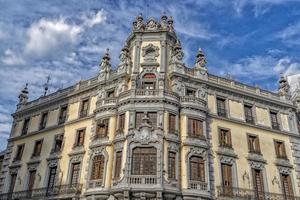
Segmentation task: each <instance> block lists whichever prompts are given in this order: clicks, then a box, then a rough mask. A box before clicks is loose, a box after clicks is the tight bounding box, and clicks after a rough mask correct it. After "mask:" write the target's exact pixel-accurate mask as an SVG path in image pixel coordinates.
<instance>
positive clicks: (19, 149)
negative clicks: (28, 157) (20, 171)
mask: <svg viewBox="0 0 300 200" xmlns="http://www.w3.org/2000/svg"><path fill="white" fill-rule="evenodd" d="M24 147H25V144H21V145H18V147H17V153H16V157H15V159H14V160H15V161H19V160H21V159H22V155H23V151H24Z"/></svg>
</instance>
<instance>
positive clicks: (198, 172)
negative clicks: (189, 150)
mask: <svg viewBox="0 0 300 200" xmlns="http://www.w3.org/2000/svg"><path fill="white" fill-rule="evenodd" d="M190 171H191V174H190V176H191V177H190V179H191V180H193V181H202V182H205V165H204V160H203V159H202V158H200V157H198V156H192V157H191V158H190Z"/></svg>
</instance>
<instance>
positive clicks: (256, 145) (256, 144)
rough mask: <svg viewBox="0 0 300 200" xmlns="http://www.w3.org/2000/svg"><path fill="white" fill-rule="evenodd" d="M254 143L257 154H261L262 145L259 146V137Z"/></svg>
mask: <svg viewBox="0 0 300 200" xmlns="http://www.w3.org/2000/svg"><path fill="white" fill-rule="evenodd" d="M254 143H255V152H256V153H260V145H259V139H258V137H255V139H254Z"/></svg>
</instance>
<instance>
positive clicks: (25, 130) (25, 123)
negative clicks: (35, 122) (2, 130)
mask: <svg viewBox="0 0 300 200" xmlns="http://www.w3.org/2000/svg"><path fill="white" fill-rule="evenodd" d="M30 120H31V119H30V117H27V118H25V119H24V122H23V126H22V131H21V135H27V133H28V130H29V124H30ZM25 125H26V126H25ZM25 127H26V128H25Z"/></svg>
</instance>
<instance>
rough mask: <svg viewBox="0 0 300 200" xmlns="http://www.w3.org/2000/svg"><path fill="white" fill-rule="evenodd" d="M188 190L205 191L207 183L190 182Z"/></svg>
mask: <svg viewBox="0 0 300 200" xmlns="http://www.w3.org/2000/svg"><path fill="white" fill-rule="evenodd" d="M190 188H191V189H194V190H201V191H207V183H206V182H202V181H192V180H191V181H190Z"/></svg>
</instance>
